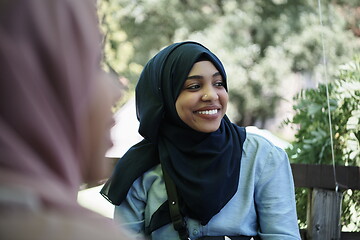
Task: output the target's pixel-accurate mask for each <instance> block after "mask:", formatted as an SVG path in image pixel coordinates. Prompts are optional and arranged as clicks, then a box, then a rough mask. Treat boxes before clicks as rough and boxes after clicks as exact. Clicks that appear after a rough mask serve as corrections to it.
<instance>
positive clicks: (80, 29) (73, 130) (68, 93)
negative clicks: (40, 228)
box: [0, 0, 112, 212]
mask: <svg viewBox="0 0 360 240" xmlns="http://www.w3.org/2000/svg"><path fill="white" fill-rule="evenodd" d="M95 13H96V12H95V1H90V0H56V1H55V0H32V1H29V0H8V1H2V2H1V3H0V97H1V101H0V188H4V187H5V188H15V189H22V190H24V191H28V192H31V193H32V195H34V196H36V198H37V199H38V200H39V202H40V205H41V208H42V209H57V210H61V211H62V212H63V211H65V212H66V211H68V212H74V211H75V212H76V211H79V212H83V211H84V210H83V209H82V208H81V207H80V206H79V205H78V204H77V202H76V197H77V192H78V189H79V185H80V184H81V183H83V182H94V181H96V180H99V179H100V178H101V177H103V176H104V174H106V172H105V165H104V161H102V159H101V158H103V156H104V154H105V151H106V149H107V148H108V147H110V145H109V139H110V138H109V129H110V127H111V123H112V122H111V121H112V120H111V112H110V106H111V101H112V96H111V94H110V93H109V92H106V91H107V90H108V89H106V86H104V83H103V82H101V81H100V80H101V79H100V78H99V77H100V67H99V60H100V34H99V32H98V29H97V26H98V23H97V21H96V17H95ZM104 143H106V144H104ZM0 194H1V193H0ZM13 198H14V197H13ZM13 200H14V199H13ZM18 200H19V201H21V199H17V200H16V199H15V202H16V201H18ZM0 204H3V207H4V203H1V202H0ZM9 204H11V201H10V202H9ZM5 208H6V206H5ZM1 209H2V208H1Z"/></svg>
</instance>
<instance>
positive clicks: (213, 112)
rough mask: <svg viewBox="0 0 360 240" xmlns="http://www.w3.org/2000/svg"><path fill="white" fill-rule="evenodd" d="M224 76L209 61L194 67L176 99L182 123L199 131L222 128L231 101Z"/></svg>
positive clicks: (197, 63) (200, 62) (212, 130)
mask: <svg viewBox="0 0 360 240" xmlns="http://www.w3.org/2000/svg"><path fill="white" fill-rule="evenodd" d="M228 99H229V97H228V93H227V91H226V89H225V87H224V81H223V79H222V76H221V74H220V73H219V71H218V70H217V69H216V68H215V66H214V64H212V62H210V61H205V60H203V61H199V62H196V63H195V64H194V66H193V67H192V69H191V70H190V73H189V76H188V77H187V79H186V81H185V83H184V88H183V89H182V90H181V92H180V94H179V96H178V98H177V100H176V104H175V105H176V111H177V113H178V114H179V117H180V118H181V120H182V121H183V122H184V123H186V124H187V125H188V126H189V127H191V128H192V129H194V130H196V131H199V132H214V131H216V130H217V129H218V128H219V127H220V123H221V119H222V118H223V117H224V115H225V112H226V107H227V102H228Z"/></svg>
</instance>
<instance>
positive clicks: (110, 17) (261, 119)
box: [97, 0, 360, 230]
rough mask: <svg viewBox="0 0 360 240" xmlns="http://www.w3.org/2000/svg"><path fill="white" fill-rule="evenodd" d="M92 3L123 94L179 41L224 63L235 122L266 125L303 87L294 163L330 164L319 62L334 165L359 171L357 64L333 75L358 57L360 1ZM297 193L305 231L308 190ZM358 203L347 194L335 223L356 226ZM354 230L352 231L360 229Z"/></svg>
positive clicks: (108, 65) (130, 0)
mask: <svg viewBox="0 0 360 240" xmlns="http://www.w3.org/2000/svg"><path fill="white" fill-rule="evenodd" d="M319 2H320V3H321V4H320V6H321V8H319V5H318V3H319ZM97 3H98V15H99V20H100V27H101V29H102V32H103V34H104V43H103V44H104V56H103V63H104V69H105V70H107V71H109V72H112V73H114V74H116V75H117V76H118V77H119V78H120V77H124V78H126V79H128V80H129V86H128V87H129V91H130V92H131V91H133V89H134V86H135V85H136V82H137V80H138V77H139V75H140V72H141V70H142V68H143V66H144V64H145V63H146V62H147V61H148V60H149V59H150V58H151V57H152V56H153V55H154V54H155V53H157V52H158V51H159V50H160V49H161V48H163V47H164V46H166V45H168V44H171V43H173V42H177V41H183V40H194V41H199V42H201V43H203V44H204V45H205V46H207V47H208V48H210V49H211V50H212V51H213V52H214V53H215V54H216V55H217V56H218V57H219V58H220V59H221V60H222V62H223V63H224V66H225V69H226V72H227V74H228V85H229V89H230V92H229V94H230V101H231V104H230V107H229V110H228V114H229V115H230V114H231V117H232V120H233V121H235V122H236V123H238V124H239V125H242V126H249V125H256V126H258V127H259V128H264V127H265V126H266V123H267V122H268V121H269V120H271V119H272V118H273V117H275V116H276V114H277V112H278V110H279V106H280V105H281V103H282V102H284V101H291V97H290V99H289V97H288V94H289V92H290V91H289V90H291V88H296V90H300V89H301V88H304V89H305V90H302V91H301V92H299V94H298V95H297V96H296V97H295V99H294V101H295V105H294V111H295V116H294V118H292V117H289V119H288V120H287V121H286V123H287V125H291V124H295V125H296V126H297V127H298V129H297V130H298V131H297V134H296V136H295V140H294V142H293V148H292V149H289V151H288V153H289V156H290V159H291V161H292V162H306V161H307V160H305V159H311V160H309V161H311V163H319V164H332V158H331V153H330V151H329V149H330V141H329V139H330V138H329V123H328V122H329V121H328V117H327V99H326V87H325V85H324V78H323V76H324V74H323V70H324V62H323V59H326V67H327V76H328V80H329V85H328V87H329V94H330V109H331V114H332V121H333V133H334V151H335V162H336V163H337V164H342V165H357V166H359V165H360V160H359V115H360V113H359V111H360V110H359V105H360V104H359V57H357V58H355V60H353V61H352V62H351V63H348V64H345V65H342V67H341V68H340V69H339V68H338V66H339V65H341V64H344V63H347V62H349V61H350V60H351V59H352V58H353V55H354V53H359V52H360V13H359V9H360V0H320V1H314V0H252V1H241V0H98V1H97ZM320 13H321V14H320ZM320 16H322V18H321V19H320ZM320 20H321V21H320ZM323 50H324V51H323ZM293 79H295V81H297V82H295V83H296V84H294V81H291V80H293ZM334 79H336V81H334ZM354 89H355V90H354ZM356 89H357V90H356ZM308 163H309V162H308ZM296 191H297V207H298V214H299V219H300V226H304V224H305V218H306V215H305V214H306V204H305V203H306V201H307V199H306V192H307V190H306V189H300V188H299V189H297V190H296ZM359 200H360V194H359V192H350V191H348V192H347V193H346V194H345V196H344V210H343V219H342V220H343V225H349V224H350V223H351V222H352V223H353V224H354V220H351V217H353V216H354V214H352V213H354V211H357V212H360V211H359V210H360V209H359V202H360V201H359ZM350 206H352V207H353V208H354V206H355V209H350ZM357 224H358V225H356V224H355V225H356V226H354V227H353V229H354V230H359V229H360V226H359V223H357Z"/></svg>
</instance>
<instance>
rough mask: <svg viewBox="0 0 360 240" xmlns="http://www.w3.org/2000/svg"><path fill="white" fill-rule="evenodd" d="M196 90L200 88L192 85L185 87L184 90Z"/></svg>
mask: <svg viewBox="0 0 360 240" xmlns="http://www.w3.org/2000/svg"><path fill="white" fill-rule="evenodd" d="M198 88H200V85H199V84H192V85H190V86H187V87H186V89H189V90H196V89H198Z"/></svg>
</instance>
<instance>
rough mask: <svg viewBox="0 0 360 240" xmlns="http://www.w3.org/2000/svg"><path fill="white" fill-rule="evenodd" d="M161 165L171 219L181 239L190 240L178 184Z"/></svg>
mask: <svg viewBox="0 0 360 240" xmlns="http://www.w3.org/2000/svg"><path fill="white" fill-rule="evenodd" d="M161 167H162V172H163V175H164V181H165V187H166V192H167V195H168V202H169V210H170V217H171V221H172V223H173V225H174V228H175V230H176V231H177V232H178V233H179V236H180V239H181V240H188V239H190V238H189V232H188V229H187V226H186V221H185V219H184V217H183V216H182V215H181V213H180V207H179V198H178V195H177V190H176V186H175V184H174V182H173V180H172V179H171V178H170V176H169V175H168V174H167V172H166V171H165V169H164V167H163V166H162V165H161Z"/></svg>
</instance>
